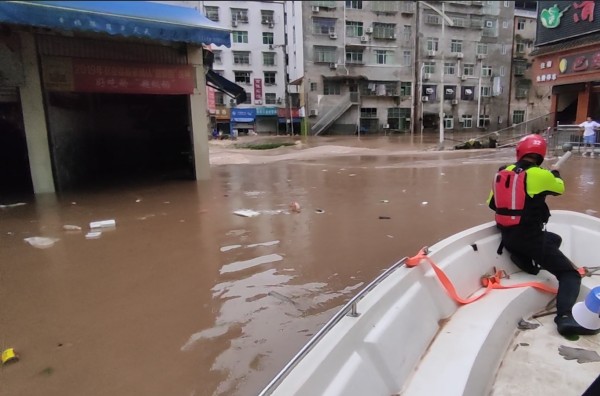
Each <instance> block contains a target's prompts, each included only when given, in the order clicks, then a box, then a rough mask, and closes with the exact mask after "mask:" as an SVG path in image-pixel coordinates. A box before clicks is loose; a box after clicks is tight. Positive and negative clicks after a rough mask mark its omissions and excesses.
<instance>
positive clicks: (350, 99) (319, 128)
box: [310, 92, 359, 136]
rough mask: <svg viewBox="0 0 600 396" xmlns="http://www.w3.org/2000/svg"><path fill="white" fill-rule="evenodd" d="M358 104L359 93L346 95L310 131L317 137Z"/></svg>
mask: <svg viewBox="0 0 600 396" xmlns="http://www.w3.org/2000/svg"><path fill="white" fill-rule="evenodd" d="M358 102H359V98H358V92H349V93H348V94H346V95H344V96H343V97H342V98H341V100H340V102H339V103H338V104H337V105H336V106H333V107H332V108H331V109H330V110H329V111H328V112H326V113H325V114H323V116H321V117H320V118H319V120H318V121H317V122H316V123H315V124H314V125H313V126H312V127H311V129H310V130H311V131H312V132H313V135H314V136H317V135H319V134H320V133H321V132H323V131H324V130H326V129H327V128H329V127H330V126H331V124H333V123H334V122H335V121H336V120H337V119H338V118H340V117H341V116H342V114H344V113H345V112H346V111H347V110H348V109H349V108H350V107H352V106H353V105H355V104H358Z"/></svg>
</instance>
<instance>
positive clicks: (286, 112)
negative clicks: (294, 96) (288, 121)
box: [277, 107, 300, 118]
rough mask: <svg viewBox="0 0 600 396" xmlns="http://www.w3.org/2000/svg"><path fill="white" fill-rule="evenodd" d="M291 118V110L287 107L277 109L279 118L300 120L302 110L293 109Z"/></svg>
mask: <svg viewBox="0 0 600 396" xmlns="http://www.w3.org/2000/svg"><path fill="white" fill-rule="evenodd" d="M291 110H292V111H291V117H290V109H288V108H287V107H278V108H277V116H278V117H281V118H300V109H298V108H292V109H291Z"/></svg>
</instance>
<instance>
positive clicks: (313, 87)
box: [310, 82, 317, 92]
mask: <svg viewBox="0 0 600 396" xmlns="http://www.w3.org/2000/svg"><path fill="white" fill-rule="evenodd" d="M316 91H317V83H316V82H311V83H310V92H316Z"/></svg>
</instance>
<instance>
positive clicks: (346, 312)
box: [258, 248, 427, 396]
mask: <svg viewBox="0 0 600 396" xmlns="http://www.w3.org/2000/svg"><path fill="white" fill-rule="evenodd" d="M424 252H425V253H427V248H424ZM407 259H408V257H404V258H403V259H401V260H400V261H398V262H396V263H395V264H394V265H392V266H391V267H389V268H388V269H386V270H385V271H384V272H383V273H381V275H379V276H378V277H377V278H375V279H374V280H373V281H372V282H371V283H369V284H368V285H367V286H365V288H364V289H362V290H361V291H360V292H358V293H357V294H356V295H355V296H354V297H352V299H350V301H348V302H347V303H346V305H344V306H343V307H342V309H340V310H339V311H338V312H337V313H336V314H335V315H334V316H333V317H332V318H331V319H330V320H329V321H328V322H327V323H325V325H324V326H323V327H322V328H321V329H320V330H319V331H318V332H317V333H316V334H315V335H314V336H313V337H312V338H311V339H310V340H309V341H308V343H307V344H306V345H304V346H303V347H302V349H300V351H299V352H298V353H297V354H296V355H295V356H294V357H293V358H292V360H290V361H289V363H288V364H286V365H285V366H284V367H283V369H281V371H280V372H279V373H278V374H277V375H276V376H275V378H273V380H271V382H269V384H268V385H267V386H266V387H265V388H264V389H263V390H262V392H260V393H259V395H258V396H268V395H270V394H271V393H273V392H274V391H275V389H276V388H277V387H278V386H279V384H281V382H282V381H283V380H284V379H285V377H287V376H288V374H289V373H290V372H291V371H292V370H293V369H294V367H296V366H297V365H298V363H300V361H301V360H302V358H304V356H306V355H307V354H308V353H309V352H310V351H311V350H312V349H313V348H314V347H315V346H316V345H317V343H318V342H319V341H320V340H321V339H322V338H323V337H324V336H325V335H326V334H327V333H328V332H329V331H330V330H331V329H332V328H333V327H334V326H335V325H336V324H337V323H338V322H339V321H340V320H342V319H343V318H344V317H345V316H351V317H354V318H356V317H358V316H360V312H358V302H359V301H360V300H362V299H363V298H364V297H365V296H366V295H367V294H368V293H369V292H370V291H371V290H373V289H374V288H375V286H377V285H378V284H379V283H381V282H382V281H383V280H384V279H385V278H387V277H388V276H390V275H391V274H392V273H393V272H394V271H396V270H397V269H398V268H400V267H402V266H404V264H405V263H406V260H407Z"/></svg>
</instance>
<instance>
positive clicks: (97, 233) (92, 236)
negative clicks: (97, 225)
mask: <svg viewBox="0 0 600 396" xmlns="http://www.w3.org/2000/svg"><path fill="white" fill-rule="evenodd" d="M101 236H102V231H90V232H88V233H87V234H85V239H98V238H100V237H101Z"/></svg>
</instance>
